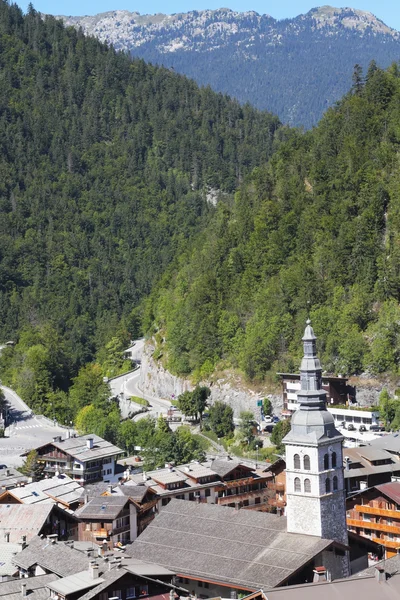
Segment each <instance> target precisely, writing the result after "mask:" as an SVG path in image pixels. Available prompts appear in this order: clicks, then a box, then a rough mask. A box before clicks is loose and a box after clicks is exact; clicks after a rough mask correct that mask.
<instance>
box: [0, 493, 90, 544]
mask: <svg viewBox="0 0 400 600" xmlns="http://www.w3.org/2000/svg"><path fill="white" fill-rule="evenodd" d="M40 534H43V535H57V537H58V538H60V539H78V537H77V536H78V523H77V520H76V518H75V516H74V515H73V514H72V512H68V511H66V510H63V509H62V508H60V507H59V506H57V504H56V503H40V504H0V539H4V540H5V541H6V542H11V543H17V544H18V543H20V542H21V540H22V539H23V538H24V540H23V541H25V542H29V541H30V540H31V539H32V538H33V537H34V536H35V535H40Z"/></svg>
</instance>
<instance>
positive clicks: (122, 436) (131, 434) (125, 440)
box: [118, 419, 137, 456]
mask: <svg viewBox="0 0 400 600" xmlns="http://www.w3.org/2000/svg"><path fill="white" fill-rule="evenodd" d="M118 445H119V446H120V447H121V448H123V449H124V450H126V451H127V452H128V456H130V455H131V454H132V453H133V452H134V450H135V446H137V444H136V427H135V423H133V421H131V420H130V419H127V420H126V421H123V422H122V423H121V426H120V428H119V437H118Z"/></svg>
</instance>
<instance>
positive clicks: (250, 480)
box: [225, 477, 254, 489]
mask: <svg viewBox="0 0 400 600" xmlns="http://www.w3.org/2000/svg"><path fill="white" fill-rule="evenodd" d="M252 483H254V477H245V478H244V479H233V480H232V481H225V487H226V488H228V489H229V488H232V487H239V486H242V485H251V484H252Z"/></svg>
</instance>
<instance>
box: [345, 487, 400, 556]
mask: <svg viewBox="0 0 400 600" xmlns="http://www.w3.org/2000/svg"><path fill="white" fill-rule="evenodd" d="M347 525H348V528H349V530H350V531H354V532H356V533H357V534H359V535H360V536H363V537H366V538H368V539H370V540H372V541H374V542H376V543H377V544H379V545H380V546H381V547H382V548H383V549H384V551H385V556H386V557H387V558H390V557H391V556H394V555H396V554H397V553H398V552H399V551H400V483H398V482H392V483H384V484H382V485H376V486H374V487H372V488H369V489H365V490H363V491H360V492H359V493H358V494H354V495H353V496H351V498H349V499H348V501H347Z"/></svg>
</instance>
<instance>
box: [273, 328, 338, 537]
mask: <svg viewBox="0 0 400 600" xmlns="http://www.w3.org/2000/svg"><path fill="white" fill-rule="evenodd" d="M315 342H316V337H315V335H314V331H313V328H312V327H311V322H310V321H309V320H308V321H307V326H306V329H305V332H304V336H303V346H304V357H303V360H302V361H301V367H300V381H301V389H300V391H299V393H298V395H297V398H298V402H299V405H300V406H299V408H298V409H297V411H296V412H295V413H294V414H293V416H292V422H291V425H292V427H291V430H290V432H289V433H288V434H287V436H286V437H285V438H284V440H283V442H284V444H285V446H286V498H287V507H286V514H287V531H288V532H290V533H302V534H305V535H315V536H318V537H322V538H327V539H332V540H335V541H337V542H340V543H341V544H345V545H347V543H348V537H347V526H346V499H345V489H344V475H343V455H342V442H343V436H342V435H341V434H340V433H339V432H338V431H337V429H336V428H335V425H334V421H333V417H332V415H331V413H330V412H329V411H328V410H327V409H326V392H325V391H324V390H323V389H322V369H321V364H320V361H319V359H318V358H317V353H316V343H315Z"/></svg>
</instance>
